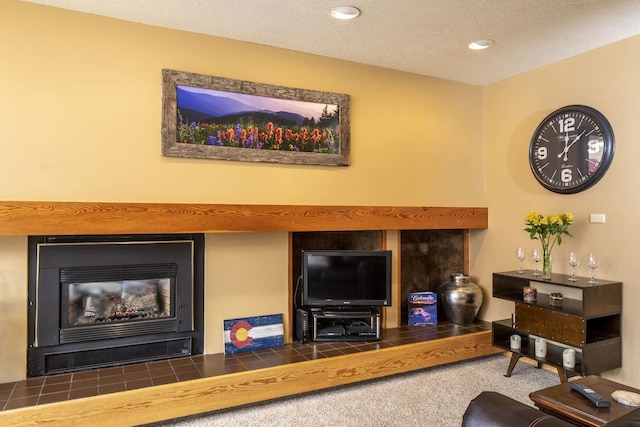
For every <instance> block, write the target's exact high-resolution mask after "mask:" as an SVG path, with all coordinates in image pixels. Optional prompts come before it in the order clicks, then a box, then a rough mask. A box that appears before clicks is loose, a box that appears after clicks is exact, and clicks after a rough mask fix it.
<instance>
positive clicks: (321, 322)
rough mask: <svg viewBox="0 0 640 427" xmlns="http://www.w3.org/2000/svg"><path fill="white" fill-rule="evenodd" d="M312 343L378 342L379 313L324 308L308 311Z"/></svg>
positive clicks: (374, 311) (360, 309)
mask: <svg viewBox="0 0 640 427" xmlns="http://www.w3.org/2000/svg"><path fill="white" fill-rule="evenodd" d="M310 314H311V317H312V322H311V324H310V325H309V326H310V329H311V330H310V332H311V334H310V335H311V339H312V340H313V341H379V340H380V311H379V310H378V309H377V308H375V307H371V308H363V307H358V308H349V309H343V308H340V309H335V308H326V309H322V310H315V311H314V310H311V311H310Z"/></svg>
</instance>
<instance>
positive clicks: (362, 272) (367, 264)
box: [302, 250, 391, 308]
mask: <svg viewBox="0 0 640 427" xmlns="http://www.w3.org/2000/svg"><path fill="white" fill-rule="evenodd" d="M302 305H303V306H308V307H338V308H340V307H350V306H354V307H363V306H369V307H372V306H390V305H391V251H353V250H351V251H350V250H331V251H303V252H302Z"/></svg>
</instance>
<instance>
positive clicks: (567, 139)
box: [529, 105, 615, 194]
mask: <svg viewBox="0 0 640 427" xmlns="http://www.w3.org/2000/svg"><path fill="white" fill-rule="evenodd" d="M614 151H615V142H614V136H613V129H612V128H611V125H610V124H609V121H608V120H607V119H606V117H605V116H604V115H602V114H601V113H600V112H599V111H597V110H595V109H594V108H591V107H587V106H584V105H568V106H566V107H562V108H560V109H558V110H556V111H554V112H553V113H551V114H549V115H548V116H547V117H545V119H544V120H543V121H542V122H541V123H540V125H538V127H537V128H536V131H535V132H534V133H533V137H532V138H531V144H530V146H529V166H531V171H532V172H533V176H535V177H536V179H537V180H538V182H539V183H540V184H541V185H542V186H543V187H545V188H546V189H548V190H551V191H553V192H555V193H561V194H573V193H579V192H581V191H584V190H586V189H587V188H590V187H591V186H593V185H594V184H595V183H596V182H598V181H599V180H600V179H601V178H602V177H603V176H604V174H605V173H606V172H607V169H609V165H610V164H611V161H612V160H613V152H614Z"/></svg>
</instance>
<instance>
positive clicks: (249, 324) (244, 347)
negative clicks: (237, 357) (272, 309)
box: [224, 314, 284, 354]
mask: <svg viewBox="0 0 640 427" xmlns="http://www.w3.org/2000/svg"><path fill="white" fill-rule="evenodd" d="M283 345H284V327H283V324H282V314H271V315H268V316H256V317H247V318H244V319H230V320H225V321H224V352H225V353H226V354H233V353H240V352H243V351H253V350H259V349H263V348H271V347H280V346H283Z"/></svg>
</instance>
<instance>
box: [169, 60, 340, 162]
mask: <svg viewBox="0 0 640 427" xmlns="http://www.w3.org/2000/svg"><path fill="white" fill-rule="evenodd" d="M162 74H163V75H162V77H163V78H162V98H163V100H162V103H163V105H162V154H163V155H164V156H169V157H189V158H198V159H221V160H236V161H248V162H269V163H291V164H300V165H322V166H348V165H349V96H348V95H345V94H338V93H331V92H319V91H313V90H306V89H295V88H289V87H283V86H275V85H268V84H262V83H253V82H247V81H242V80H232V79H227V78H223V77H213V76H207V75H202V74H194V73H187V72H183V71H175V70H163V71H162Z"/></svg>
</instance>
